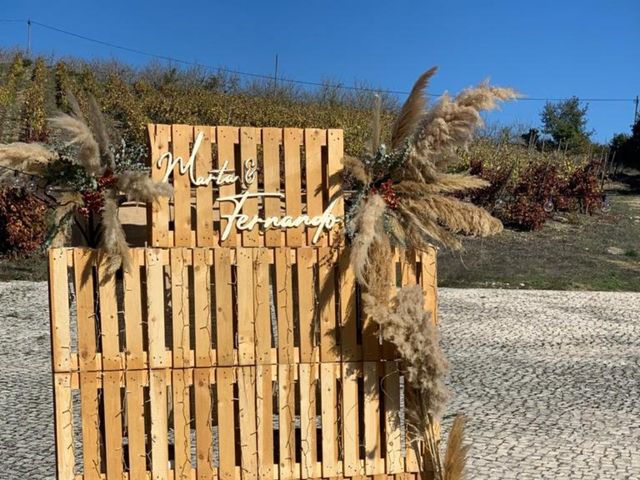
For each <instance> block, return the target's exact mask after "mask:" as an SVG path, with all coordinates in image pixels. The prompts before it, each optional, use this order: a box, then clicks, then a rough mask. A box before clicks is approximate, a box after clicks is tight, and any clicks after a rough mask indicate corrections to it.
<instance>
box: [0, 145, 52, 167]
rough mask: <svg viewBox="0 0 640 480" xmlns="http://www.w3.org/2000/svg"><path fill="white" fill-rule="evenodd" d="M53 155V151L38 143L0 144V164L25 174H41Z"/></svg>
mask: <svg viewBox="0 0 640 480" xmlns="http://www.w3.org/2000/svg"><path fill="white" fill-rule="evenodd" d="M55 156H56V154H55V152H53V151H51V150H49V149H48V148H47V147H45V146H44V145H41V144H39V143H23V142H15V143H9V144H5V145H0V166H2V167H7V168H10V169H12V170H19V171H21V172H23V173H26V174H32V175H40V174H42V173H43V172H44V170H45V169H46V167H47V165H48V164H49V162H51V161H52V160H53V159H54V158H55Z"/></svg>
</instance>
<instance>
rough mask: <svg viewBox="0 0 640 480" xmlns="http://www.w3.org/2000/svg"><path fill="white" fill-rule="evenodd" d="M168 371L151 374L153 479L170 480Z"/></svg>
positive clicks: (157, 371)
mask: <svg viewBox="0 0 640 480" xmlns="http://www.w3.org/2000/svg"><path fill="white" fill-rule="evenodd" d="M167 376H168V371H167V370H152V371H151V372H150V373H149V396H150V400H151V478H152V479H153V480H168V478H169V472H168V467H169V440H168V421H167Z"/></svg>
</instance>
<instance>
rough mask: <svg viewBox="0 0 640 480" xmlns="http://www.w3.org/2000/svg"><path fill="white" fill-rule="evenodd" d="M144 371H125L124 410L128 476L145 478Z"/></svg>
mask: <svg viewBox="0 0 640 480" xmlns="http://www.w3.org/2000/svg"><path fill="white" fill-rule="evenodd" d="M145 375H146V372H143V371H141V370H129V371H127V372H126V402H127V405H126V412H127V433H128V435H127V436H128V441H129V477H130V478H131V479H134V478H145V477H146V471H147V457H146V453H145V432H144V391H143V387H144V384H145V383H146V382H145V378H144V377H145Z"/></svg>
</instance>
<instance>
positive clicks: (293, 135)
mask: <svg viewBox="0 0 640 480" xmlns="http://www.w3.org/2000/svg"><path fill="white" fill-rule="evenodd" d="M302 132H303V131H302V130H301V129H299V128H285V129H284V138H283V142H284V145H283V147H284V178H285V184H284V185H285V186H284V192H285V209H286V214H287V215H289V216H290V217H292V218H296V217H298V216H300V215H302V198H301V191H302V177H301V172H300V145H301V144H302ZM286 237H287V245H288V246H289V247H301V246H303V245H305V243H306V242H305V238H304V231H303V227H296V228H289V229H287V231H286Z"/></svg>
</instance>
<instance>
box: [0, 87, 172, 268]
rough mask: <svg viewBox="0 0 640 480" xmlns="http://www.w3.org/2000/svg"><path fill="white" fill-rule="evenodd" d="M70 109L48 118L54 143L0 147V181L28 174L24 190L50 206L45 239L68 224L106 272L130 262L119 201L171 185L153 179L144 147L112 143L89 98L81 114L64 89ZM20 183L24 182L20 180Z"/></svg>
mask: <svg viewBox="0 0 640 480" xmlns="http://www.w3.org/2000/svg"><path fill="white" fill-rule="evenodd" d="M66 100H67V104H68V106H69V109H70V112H69V113H60V114H58V115H57V116H55V117H53V118H51V119H49V125H50V127H51V128H52V129H53V131H54V132H56V133H57V134H58V142H57V143H54V144H53V145H52V146H49V145H43V144H39V143H22V142H16V143H11V144H6V145H0V180H5V181H6V180H7V179H11V178H13V179H14V180H15V179H17V180H20V181H21V180H22V178H23V177H26V178H27V179H28V180H27V182H26V188H28V190H30V191H31V192H33V193H34V194H36V198H38V199H40V200H41V201H42V202H43V203H44V204H46V205H48V206H50V207H52V208H53V209H54V219H53V226H52V228H51V231H50V233H49V235H48V239H47V241H46V242H45V246H47V245H48V244H50V243H51V242H52V241H53V239H54V238H58V239H62V242H63V241H64V237H65V236H66V233H67V231H68V227H69V225H70V223H71V222H75V223H76V225H77V226H78V228H79V230H80V231H81V232H82V234H83V236H84V238H85V241H86V243H87V245H89V246H91V247H100V248H101V250H102V253H103V255H104V260H106V265H107V273H108V274H113V273H115V271H116V270H118V268H120V267H121V266H124V267H125V268H128V266H129V252H128V247H127V242H126V239H125V235H124V231H123V229H122V225H121V223H120V220H119V219H118V206H119V202H120V201H121V200H123V199H124V198H126V199H127V200H130V201H138V202H152V201H154V200H156V199H157V198H158V197H161V196H170V195H171V194H172V187H171V186H170V185H169V184H166V183H158V182H154V181H153V180H151V178H150V177H149V174H148V169H147V168H146V167H145V166H144V163H143V157H144V155H145V152H144V149H142V148H140V147H137V148H131V147H129V146H127V144H126V143H124V142H123V143H122V145H121V148H119V149H116V148H115V147H114V146H113V144H112V143H111V141H110V138H109V134H108V130H107V126H106V122H105V119H104V117H103V115H102V111H101V110H100V107H99V106H98V104H97V102H96V101H95V99H94V98H93V97H92V96H88V98H87V109H88V115H87V117H85V115H84V114H83V112H82V110H81V109H80V106H79V104H78V101H77V100H76V97H75V96H74V95H73V94H72V93H71V92H67V95H66ZM19 186H20V187H22V186H23V185H22V184H20V185H19Z"/></svg>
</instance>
